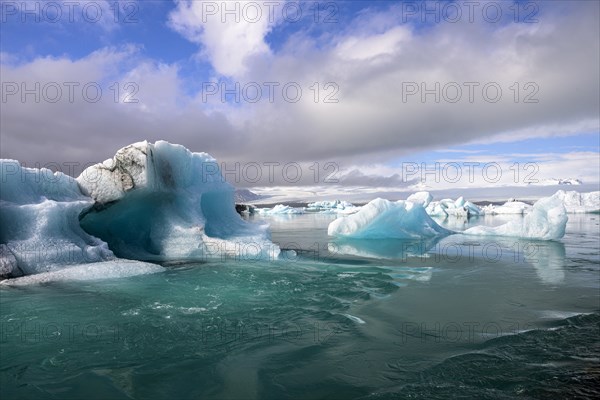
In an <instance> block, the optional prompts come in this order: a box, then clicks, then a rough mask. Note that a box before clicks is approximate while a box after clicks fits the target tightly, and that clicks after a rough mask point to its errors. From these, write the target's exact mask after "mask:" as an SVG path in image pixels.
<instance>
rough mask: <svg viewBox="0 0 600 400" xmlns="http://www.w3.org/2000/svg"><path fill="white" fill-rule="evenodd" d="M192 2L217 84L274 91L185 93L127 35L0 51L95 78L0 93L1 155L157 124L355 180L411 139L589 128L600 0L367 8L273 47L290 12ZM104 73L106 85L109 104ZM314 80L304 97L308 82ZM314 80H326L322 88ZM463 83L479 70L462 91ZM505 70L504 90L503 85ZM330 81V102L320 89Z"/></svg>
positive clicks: (225, 154) (209, 145) (97, 151)
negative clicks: (452, 12)
mask: <svg viewBox="0 0 600 400" xmlns="http://www.w3.org/2000/svg"><path fill="white" fill-rule="evenodd" d="M202 4H204V3H201V2H196V1H194V2H192V1H178V2H177V6H176V8H175V10H174V11H173V12H172V13H171V14H170V15H169V23H170V24H171V26H172V27H173V28H174V29H176V30H177V31H178V32H180V33H181V34H182V35H184V36H185V37H186V38H188V39H189V40H191V41H193V42H194V43H197V44H198V46H199V51H201V52H203V54H204V55H205V56H206V57H207V59H208V60H209V61H210V62H211V64H212V65H213V67H214V69H215V71H216V73H217V74H221V75H224V76H225V77H226V78H227V79H226V80H225V81H226V82H227V83H228V84H230V85H231V84H232V82H234V81H238V82H239V83H240V84H241V86H242V87H243V85H244V84H246V83H249V82H258V83H263V82H277V83H279V86H278V87H277V88H276V90H275V101H274V102H273V103H271V102H269V101H268V99H267V96H266V94H265V95H264V96H263V99H262V101H259V102H258V103H250V102H247V101H243V100H242V101H241V103H239V104H232V103H231V102H227V103H222V102H221V100H220V96H219V95H217V96H214V97H212V98H211V99H210V100H209V101H208V102H206V101H203V99H202V94H201V93H196V94H191V95H190V94H189V87H188V83H187V82H186V80H185V77H184V76H183V75H182V73H181V70H180V68H179V66H178V65H177V64H165V63H161V62H158V61H156V60H152V59H148V58H147V57H144V56H143V50H142V49H140V48H137V47H123V48H110V47H108V48H104V49H100V50H98V51H96V52H94V53H92V54H90V55H88V56H86V57H82V58H77V59H73V58H69V57H66V56H65V57H58V58H50V57H40V58H36V59H34V60H32V61H29V62H26V63H19V62H18V57H16V56H14V55H11V54H6V53H2V54H1V56H0V57H1V60H2V65H1V67H0V68H1V72H2V80H3V82H26V83H27V84H28V85H32V84H34V83H35V82H36V81H37V82H41V83H42V84H43V83H47V82H65V81H76V82H79V83H82V84H84V83H86V82H99V83H100V84H101V86H102V88H103V89H104V93H103V98H102V101H100V102H98V103H89V102H86V101H82V100H81V99H79V100H78V101H76V102H74V103H69V102H59V103H56V104H54V103H49V102H45V101H41V102H39V103H35V102H34V101H30V100H28V101H26V102H22V101H20V97H19V96H18V95H17V96H13V97H11V100H10V101H8V102H6V103H3V104H2V110H1V111H0V126H1V131H2V138H1V141H2V146H1V151H2V157H14V158H18V159H21V160H23V161H27V162H28V163H31V162H32V161H39V162H41V163H43V162H47V161H66V160H75V161H97V160H98V159H100V158H105V157H108V156H110V155H112V154H113V153H114V151H115V150H116V149H117V148H119V147H121V146H123V145H126V144H127V143H130V142H133V141H137V140H143V139H148V140H156V139H159V138H163V139H166V140H170V141H173V142H179V143H182V144H184V145H186V146H188V147H190V148H191V149H193V150H195V151H208V152H210V153H212V154H213V155H214V156H215V157H217V158H218V159H220V160H223V161H228V162H229V161H240V162H244V161H257V162H263V161H280V162H289V161H313V160H319V161H323V160H324V161H333V162H337V163H338V164H339V165H340V166H341V167H342V170H343V171H344V172H349V171H352V170H353V169H356V170H357V171H360V172H361V173H362V175H360V174H358V173H354V174H352V179H354V180H355V182H357V184H358V182H359V181H360V182H361V184H363V183H364V185H369V182H370V183H371V184H374V183H373V182H376V181H377V182H385V184H392V183H393V182H398V180H397V178H394V174H395V172H393V171H392V170H389V167H385V166H384V164H386V163H387V161H388V160H390V159H394V160H397V159H398V158H399V157H405V158H407V159H410V158H411V155H412V154H414V153H415V152H423V151H428V150H436V149H440V148H446V147H449V146H456V145H460V144H464V143H484V144H489V143H494V142H498V141H514V140H520V139H523V138H536V137H537V138H544V137H549V136H555V135H573V134H577V133H581V132H590V131H592V132H593V131H597V130H598V126H599V120H600V118H599V115H598V109H599V107H600V104H599V103H600V99H599V98H598V92H599V90H600V89H599V88H600V82H599V81H600V77H599V76H598V73H597V71H598V69H599V68H600V66H599V61H598V60H599V58H600V56H599V49H598V46H597V44H598V37H599V34H598V30H599V22H598V21H599V20H600V12H599V5H598V3H595V2H576V4H575V5H572V4H571V3H568V2H567V3H561V4H560V5H559V8H560V10H558V11H556V10H555V9H554V8H553V7H554V6H555V5H556V4H557V2H552V4H548V5H547V4H546V3H544V4H542V3H540V6H544V7H542V11H543V13H541V14H540V16H539V19H540V21H541V22H540V23H539V24H512V23H508V24H506V25H501V26H500V25H497V24H488V23H485V21H483V22H482V21H478V22H476V23H468V22H465V21H463V22H461V23H456V24H449V23H440V24H437V25H434V26H431V27H428V28H426V29H421V30H416V29H414V28H413V27H412V25H408V24H402V23H401V22H399V20H398V19H397V15H395V14H394V12H391V11H390V12H381V11H379V12H378V11H373V10H369V11H368V12H363V13H361V14H360V15H359V16H358V17H357V18H356V19H355V20H354V21H352V22H351V23H350V25H348V26H345V27H341V26H338V25H336V24H334V25H332V29H331V31H329V32H327V33H326V34H323V35H321V36H319V37H318V38H315V37H314V36H311V35H309V34H308V31H304V30H300V31H298V32H296V33H295V34H294V35H291V36H289V37H288V38H287V40H286V41H285V42H284V43H281V46H280V48H278V50H277V51H274V50H272V49H270V48H269V46H268V44H267V42H266V35H267V34H268V33H269V32H270V31H271V30H272V29H274V27H276V26H279V27H282V25H281V24H285V23H289V22H286V21H281V20H280V19H279V20H277V19H276V20H274V21H272V22H271V21H269V19H268V18H262V19H261V20H260V21H259V22H257V23H248V22H247V21H241V22H240V23H239V24H237V23H233V22H232V20H231V17H230V22H229V23H227V22H226V23H221V21H220V19H218V18H220V16H217V17H216V18H215V16H209V17H208V18H207V19H206V23H205V22H204V19H203V18H204V15H203V14H202V11H203V10H202ZM218 4H220V2H219V3H218ZM240 4H246V3H240ZM374 21H377V23H375V22H374ZM283 27H285V26H283ZM221 75H217V76H216V77H215V79H220V78H223V76H221ZM207 80H208V77H207ZM113 82H118V83H119V87H120V93H119V101H117V102H116V103H115V102H114V101H113V94H114V91H111V89H110V85H112V83H113ZM128 82H133V83H135V84H136V85H137V87H138V88H139V91H138V92H137V93H136V94H135V98H136V99H139V102H138V103H124V102H123V100H124V96H125V95H126V94H127V93H130V92H128V91H126V90H125V88H124V87H123V85H124V84H126V83H128ZM289 82H295V83H297V84H298V85H300V87H301V89H302V97H301V99H300V100H299V101H298V102H297V103H290V102H286V101H285V100H284V99H283V97H282V87H283V85H285V84H286V83H289ZM315 82H318V83H319V98H318V101H317V102H315V101H314V95H315V92H314V90H311V87H312V88H314V86H313V85H314V83H315ZM328 82H333V83H335V84H336V85H337V87H338V88H339V91H337V92H336V90H335V87H334V86H330V87H329V89H326V88H325V87H324V85H325V84H326V83H328ZM411 82H416V83H425V84H426V85H427V87H428V88H432V87H434V85H435V83H436V82H440V86H441V87H443V85H444V84H447V83H449V82H458V83H459V85H460V86H461V87H462V88H463V90H464V93H463V99H462V100H461V101H459V102H457V103H450V102H448V101H444V100H443V99H442V101H440V102H439V103H437V102H435V101H434V100H433V97H434V96H433V95H428V96H427V97H426V98H425V101H424V102H423V101H422V99H421V96H420V95H419V94H415V95H414V96H408V97H407V99H406V100H407V101H404V99H403V95H402V92H403V89H406V84H407V83H411ZM464 82H479V83H481V85H480V86H479V87H478V89H477V92H476V93H477V97H476V98H475V101H474V102H472V103H471V102H469V101H468V99H467V97H468V92H467V88H466V87H465V86H464V85H463V83H464ZM486 82H497V84H498V85H500V87H501V88H502V89H503V96H502V99H501V100H500V101H498V102H497V103H491V102H488V101H485V100H484V99H483V98H482V92H481V87H482V86H483V84H485V83H486ZM515 82H518V83H519V100H520V101H519V102H517V103H515V102H514V98H513V95H514V91H512V90H511V89H510V88H511V87H513V85H514V83H515ZM527 82H534V83H535V84H536V85H537V88H538V89H539V90H538V92H537V93H536V94H535V97H536V98H537V99H538V100H539V102H538V103H532V104H527V103H524V102H523V101H522V100H524V96H525V95H527V94H529V93H530V92H531V90H529V89H526V88H525V87H524V85H525V84H526V83H527ZM403 84H404V85H403ZM333 93H335V95H334V98H336V99H338V100H339V101H338V102H337V103H324V102H323V100H324V98H325V96H326V95H332V94H333ZM30 98H31V97H29V98H28V99H30ZM49 146H52V148H53V149H54V150H53V151H52V152H49V151H48V148H49ZM491 149H492V152H493V147H491ZM465 154H469V153H465ZM571 154H572V155H573V157H574V158H569V159H567V158H561V156H559V155H556V156H552V157H555V159H556V160H555V162H554V163H549V164H544V168H547V171H549V172H548V173H547V175H548V177H559V178H566V177H570V176H571V175H572V174H571V172H568V175H569V176H564V175H565V174H567V171H574V172H577V173H578V174H579V173H580V175H577V176H575V177H581V178H583V179H584V180H587V179H588V177H594V174H593V173H592V171H591V168H593V167H595V166H597V162H594V160H593V156H594V155H596V158H597V153H592V154H591V155H590V154H585V153H581V154H579V155H575V154H576V153H571ZM490 157H491V159H493V160H495V161H498V159H500V158H501V157H500V156H490ZM476 158H477V157H474V158H473V159H476ZM479 159H481V158H479ZM373 160H376V164H375V165H374V164H373ZM461 160H467V158H461ZM500 161H502V162H506V163H509V162H510V159H509V158H506V159H502V160H500ZM500 161H498V162H500ZM507 165H508V164H507ZM369 168H370V169H369ZM386 168H387V169H386ZM540 171H541V169H540ZM559 173H560V174H559ZM554 174H556V175H554ZM596 176H597V175H596ZM400 183H403V182H400ZM377 184H379V183H377Z"/></svg>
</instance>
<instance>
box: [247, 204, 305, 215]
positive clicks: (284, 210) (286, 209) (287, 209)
mask: <svg viewBox="0 0 600 400" xmlns="http://www.w3.org/2000/svg"><path fill="white" fill-rule="evenodd" d="M256 212H257V213H258V214H260V215H282V214H304V208H294V207H291V206H287V205H284V204H277V205H276V206H275V207H273V208H257V209H256Z"/></svg>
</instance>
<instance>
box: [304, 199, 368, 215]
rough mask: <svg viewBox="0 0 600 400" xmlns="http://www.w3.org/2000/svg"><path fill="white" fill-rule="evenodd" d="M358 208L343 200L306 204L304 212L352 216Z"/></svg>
mask: <svg viewBox="0 0 600 400" xmlns="http://www.w3.org/2000/svg"><path fill="white" fill-rule="evenodd" d="M358 210H360V207H358V206H355V205H354V204H352V203H349V202H347V201H343V200H333V201H316V202H314V203H308V206H307V208H306V211H308V212H320V213H325V214H354V213H355V212H357V211H358Z"/></svg>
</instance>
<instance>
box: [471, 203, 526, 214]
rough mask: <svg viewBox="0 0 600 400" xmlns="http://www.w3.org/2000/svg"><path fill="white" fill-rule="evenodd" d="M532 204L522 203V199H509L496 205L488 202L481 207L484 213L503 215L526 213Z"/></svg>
mask: <svg viewBox="0 0 600 400" xmlns="http://www.w3.org/2000/svg"><path fill="white" fill-rule="evenodd" d="M531 209H532V206H531V205H529V204H527V203H523V202H522V201H516V200H510V201H507V202H506V203H504V204H502V205H500V206H496V205H493V204H490V205H488V206H484V207H483V212H484V213H485V215H504V214H527V213H529V212H530V211H531Z"/></svg>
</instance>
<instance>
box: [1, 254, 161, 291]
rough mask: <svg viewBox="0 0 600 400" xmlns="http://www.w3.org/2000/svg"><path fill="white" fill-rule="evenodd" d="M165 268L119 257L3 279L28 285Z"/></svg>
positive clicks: (144, 272)
mask: <svg viewBox="0 0 600 400" xmlns="http://www.w3.org/2000/svg"><path fill="white" fill-rule="evenodd" d="M164 270H165V269H164V268H163V267H161V266H160V265H156V264H150V263H146V262H141V261H133V260H122V259H117V260H114V261H104V262H96V263H89V264H79V265H72V266H69V267H66V268H63V269H59V270H56V271H51V272H44V273H40V274H36V275H29V276H24V277H21V278H14V279H8V280H5V281H2V284H3V285H9V286H26V285H33V284H43V283H48V282H57V281H93V280H102V279H115V278H127V277H131V276H136V275H146V274H154V273H157V272H162V271H164Z"/></svg>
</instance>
